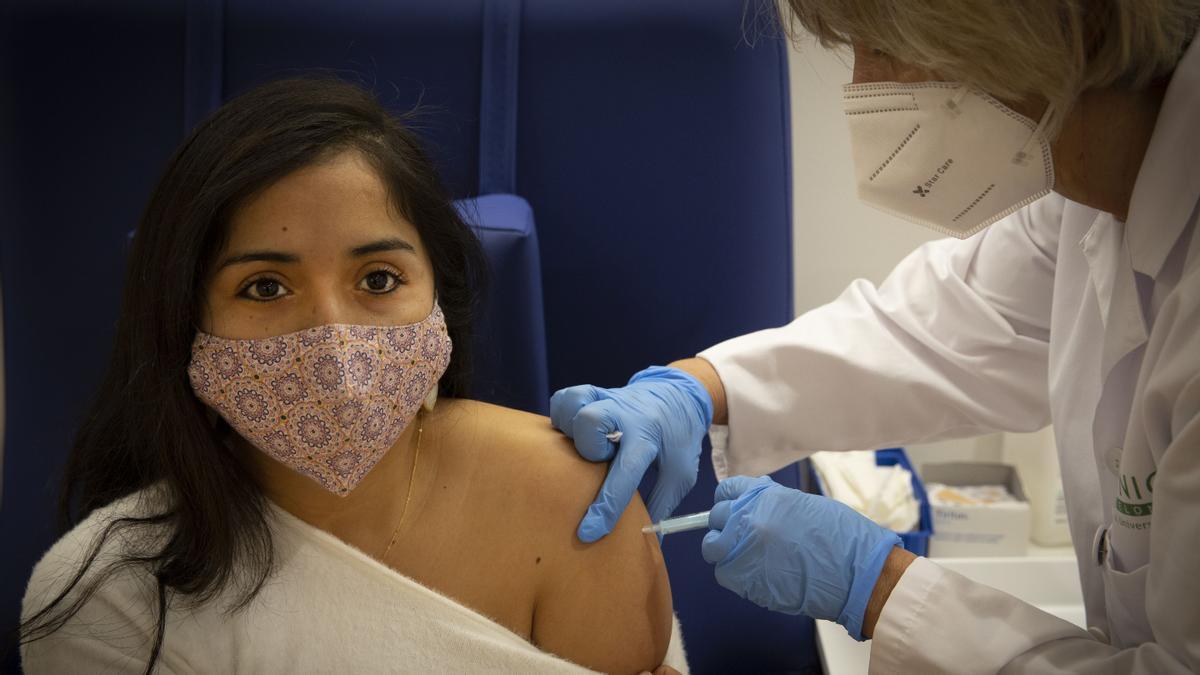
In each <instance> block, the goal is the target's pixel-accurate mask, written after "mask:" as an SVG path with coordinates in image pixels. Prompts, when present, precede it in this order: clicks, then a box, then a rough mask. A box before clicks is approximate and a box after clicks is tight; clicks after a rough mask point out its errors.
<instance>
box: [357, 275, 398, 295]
mask: <svg viewBox="0 0 1200 675" xmlns="http://www.w3.org/2000/svg"><path fill="white" fill-rule="evenodd" d="M400 283H401V280H400V275H398V274H396V273H394V272H389V271H387V270H375V271H374V272H368V273H367V276H365V277H363V280H362V281H361V282H359V284H358V286H359V288H361V289H363V290H364V291H367V292H368V293H376V294H380V295H382V294H384V293H391V292H392V291H394V290H396V287H397V286H399V285H400Z"/></svg>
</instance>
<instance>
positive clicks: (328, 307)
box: [303, 289, 354, 328]
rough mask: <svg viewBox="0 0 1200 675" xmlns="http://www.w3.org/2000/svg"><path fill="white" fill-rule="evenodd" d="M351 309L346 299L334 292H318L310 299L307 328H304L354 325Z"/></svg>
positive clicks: (306, 318) (306, 321)
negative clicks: (344, 324) (341, 324)
mask: <svg viewBox="0 0 1200 675" xmlns="http://www.w3.org/2000/svg"><path fill="white" fill-rule="evenodd" d="M349 312H350V307H348V306H347V303H346V301H345V299H344V298H342V297H340V296H339V294H337V293H334V292H333V291H332V290H323V289H319V290H316V291H315V292H314V293H313V294H312V295H311V296H310V297H309V304H308V308H307V313H306V316H305V323H306V324H307V325H306V326H303V328H313V327H315V326H325V325H328V324H337V323H354V320H353V317H352V316H350V315H349Z"/></svg>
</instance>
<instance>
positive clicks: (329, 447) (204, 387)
mask: <svg viewBox="0 0 1200 675" xmlns="http://www.w3.org/2000/svg"><path fill="white" fill-rule="evenodd" d="M451 348H452V346H451V342H450V337H449V336H448V335H447V334H446V318H445V316H444V315H443V314H442V310H441V308H440V307H439V306H438V305H437V303H436V302H435V303H434V305H433V311H431V312H430V313H429V316H428V317H426V318H425V319H424V320H422V321H420V322H418V323H414V324H409V325H407V326H348V325H341V324H334V325H328V326H318V327H316V328H309V329H307V330H302V331H300V332H298V333H289V334H287V335H280V336H279V337H272V338H264V339H255V340H231V339H227V338H220V337H215V336H213V335H208V334H207V333H197V335H196V341H195V342H194V343H193V344H192V361H191V364H190V365H189V366H188V376H189V378H190V379H191V382H192V388H193V389H194V390H195V391H196V395H197V396H199V397H200V399H201V400H202V401H204V402H205V403H207V404H208V405H209V406H211V407H212V408H213V409H215V410H216V411H217V412H218V413H220V414H221V417H224V418H225V421H226V422H229V424H230V426H232V427H233V428H234V429H236V430H237V432H238V433H239V434H241V435H242V437H243V438H245V439H246V440H248V441H250V442H251V443H253V444H254V445H255V446H256V447H257V448H259V449H260V450H262V451H263V452H265V453H267V454H268V455H270V456H271V457H274V458H275V459H277V460H279V461H280V462H282V463H283V464H286V465H287V466H289V467H291V468H292V469H294V470H296V471H298V472H300V473H302V474H304V475H306V476H308V477H310V478H312V479H313V480H315V481H317V482H318V483H320V484H321V486H322V487H324V488H325V489H326V490H329V491H330V492H333V493H335V494H338V495H342V496H345V495H347V494H349V493H350V491H351V490H353V489H354V487H355V486H356V485H358V483H359V481H361V480H362V479H363V477H364V476H366V475H367V473H369V472H370V471H371V469H372V468H374V467H375V465H376V464H377V463H379V460H380V459H382V458H383V456H384V455H385V454H386V453H387V451H388V450H389V449H390V448H391V447H392V445H393V444H395V442H396V440H397V439H398V438H400V434H402V433H403V432H404V429H405V428H407V427H408V425H409V423H411V422H412V420H413V418H414V417H416V414H417V411H418V410H419V409H420V407H421V404H422V403H423V402H424V401H425V398H426V396H427V395H429V394H430V392H431V391H432V390H433V388H434V387H435V386H437V382H438V380H439V379H440V378H441V376H442V373H444V372H446V366H447V365H449V363H450V352H451Z"/></svg>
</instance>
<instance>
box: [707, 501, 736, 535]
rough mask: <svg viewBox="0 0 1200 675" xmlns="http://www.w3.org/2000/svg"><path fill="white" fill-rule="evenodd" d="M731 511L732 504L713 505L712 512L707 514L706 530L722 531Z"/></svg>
mask: <svg viewBox="0 0 1200 675" xmlns="http://www.w3.org/2000/svg"><path fill="white" fill-rule="evenodd" d="M732 509H733V502H731V501H723V502H717V503H716V504H713V507H712V510H711V511H709V513H708V529H710V530H723V529H725V525H726V523H728V522H729V514H730V513H731V511H732Z"/></svg>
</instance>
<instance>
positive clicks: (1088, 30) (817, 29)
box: [787, 0, 1200, 120]
mask: <svg viewBox="0 0 1200 675" xmlns="http://www.w3.org/2000/svg"><path fill="white" fill-rule="evenodd" d="M787 4H788V5H790V6H791V10H792V11H791V17H790V22H789V24H788V25H789V26H794V25H795V24H796V23H799V24H800V25H801V26H802V27H804V28H805V29H807V30H808V31H809V32H811V33H813V34H814V35H815V36H816V37H817V39H818V40H819V41H820V43H821V44H822V45H823V46H825V47H835V46H839V45H847V44H850V43H851V42H852V41H853V42H856V43H859V44H860V45H861V46H864V47H867V48H873V49H879V50H881V51H883V52H886V53H887V54H889V55H891V56H892V57H894V58H896V59H897V60H899V61H902V62H904V63H907V64H910V65H913V66H917V67H920V68H924V69H926V70H932V71H935V72H937V73H938V74H939V75H940V76H941V77H943V78H944V79H946V80H950V81H956V82H963V83H965V84H968V85H970V86H973V87H977V88H978V89H981V90H983V91H985V92H987V93H989V94H991V95H993V96H995V97H997V98H1001V99H1008V100H1012V101H1019V100H1026V99H1029V98H1032V97H1040V98H1042V99H1045V100H1046V101H1048V102H1049V103H1050V104H1051V105H1052V106H1054V109H1055V111H1057V112H1058V119H1060V120H1061V119H1062V118H1063V117H1064V116H1065V115H1066V113H1067V112H1068V111H1069V110H1070V109H1071V106H1072V104H1073V103H1074V101H1075V99H1076V98H1077V97H1078V96H1079V94H1080V93H1081V92H1083V91H1085V90H1087V89H1095V88H1102V87H1111V86H1116V87H1126V88H1131V89H1134V88H1140V87H1144V86H1146V85H1148V84H1150V83H1152V82H1154V81H1155V80H1157V79H1159V78H1161V77H1163V76H1165V75H1167V74H1169V73H1171V72H1172V71H1173V70H1174V69H1175V65H1176V64H1177V63H1178V62H1179V59H1180V57H1181V56H1182V55H1183V51H1184V49H1185V48H1186V47H1187V45H1188V43H1190V42H1191V40H1192V37H1193V36H1194V35H1195V33H1196V26H1197V23H1198V22H1200V0H788V2H787Z"/></svg>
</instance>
